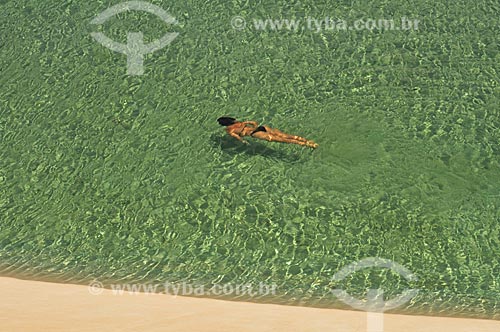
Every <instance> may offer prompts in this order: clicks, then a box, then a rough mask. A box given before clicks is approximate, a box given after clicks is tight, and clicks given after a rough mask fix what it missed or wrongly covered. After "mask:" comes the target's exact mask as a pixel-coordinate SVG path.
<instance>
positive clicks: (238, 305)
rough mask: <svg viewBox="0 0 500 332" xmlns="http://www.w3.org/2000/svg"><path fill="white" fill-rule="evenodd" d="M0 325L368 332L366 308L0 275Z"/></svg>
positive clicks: (399, 321) (470, 327)
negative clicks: (99, 288) (95, 291)
mask: <svg viewBox="0 0 500 332" xmlns="http://www.w3.org/2000/svg"><path fill="white" fill-rule="evenodd" d="M0 288H1V292H2V298H1V301H0V313H1V315H0V331H9V332H18V331H19V332H21V331H22V332H31V331H36V332H39V331H51V332H58V331H61V332H62V331H64V332H83V331H85V332H86V331H88V332H96V331H106V332H115V331H116V332H118V331H120V332H128V331H134V332H136V331H144V332H153V331H162V332H163V331H176V332H177V331H179V332H182V331H217V332H221V331H231V332H233V331H243V332H244V331H259V332H262V331H286V332H291V331H321V332H325V331H342V332H351V331H352V332H355V331H356V332H358V331H359V332H365V331H367V324H366V313H362V312H355V311H343V310H334V309H316V308H303V307H292V306H282V305H273V304H255V303H245V302H231V301H221V300H212V299H201V298H189V297H181V296H177V297H174V296H172V295H161V294H154V295H152V294H139V295H137V294H123V295H114V294H113V293H112V292H111V291H109V290H103V292H102V293H101V294H99V295H91V294H90V293H89V290H88V288H87V287H86V286H79V285H69V284H54V283H46V282H39V281H25V280H19V279H14V278H0ZM384 331H385V332H392V331H394V332H396V331H397V332H402V331H404V332H414V331H421V332H424V331H425V332H433V331H436V332H447V331H453V332H462V331H463V332H471V331H474V332H489V331H491V332H493V331H494V332H497V331H500V321H488V320H475V319H462V318H440V317H424V316H403V315H392V314H385V315H384Z"/></svg>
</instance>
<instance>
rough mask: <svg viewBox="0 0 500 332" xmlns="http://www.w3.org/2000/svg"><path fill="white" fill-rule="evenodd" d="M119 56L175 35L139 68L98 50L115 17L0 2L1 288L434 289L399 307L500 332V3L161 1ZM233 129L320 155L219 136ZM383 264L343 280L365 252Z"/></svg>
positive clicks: (291, 295)
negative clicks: (262, 130) (286, 26)
mask: <svg viewBox="0 0 500 332" xmlns="http://www.w3.org/2000/svg"><path fill="white" fill-rule="evenodd" d="M151 2H152V3H154V4H157V5H159V6H161V7H162V8H164V9H165V10H167V11H168V12H169V13H170V14H171V15H172V16H174V17H176V18H177V20H178V21H179V25H178V26H166V25H165V24H164V23H163V22H162V21H161V20H159V19H158V18H157V17H155V16H154V15H151V14H146V13H139V12H133V13H126V14H121V15H119V16H118V17H116V18H113V19H111V20H109V21H108V22H107V23H106V24H104V25H103V26H102V28H101V30H102V31H103V32H105V33H106V35H108V36H109V37H111V38H113V39H115V40H117V41H121V42H125V40H126V33H127V32H128V31H142V32H143V33H144V35H145V36H146V39H147V42H148V41H151V40H154V39H157V38H159V37H161V36H162V35H163V34H164V33H165V32H168V31H170V32H172V31H176V32H179V33H180V35H179V37H178V38H177V39H176V40H175V41H174V42H173V43H172V44H171V45H170V46H168V47H167V48H165V49H163V50H160V51H158V52H156V53H153V54H150V55H147V56H146V58H145V62H144V67H145V75H143V76H135V77H134V76H127V75H126V74H125V69H126V57H125V56H124V55H122V54H118V53H115V52H112V51H110V50H108V49H106V48H104V47H103V46H101V45H100V44H98V43H96V42H95V41H94V40H93V39H92V37H91V36H90V33H91V32H93V31H98V28H96V27H95V26H93V25H91V24H90V21H91V20H92V19H93V18H94V17H95V16H96V15H97V14H99V13H100V12H101V11H103V10H104V9H106V8H108V7H110V6H111V5H114V4H116V3H118V2H108V1H103V2H94V3H84V2H79V1H54V0H47V1H6V0H3V1H0V31H1V34H0V84H1V85H0V87H1V89H0V134H1V141H0V144H1V145H0V148H1V149H0V217H1V220H0V267H1V271H2V272H1V274H2V275H15V276H21V277H25V278H30V279H50V280H55V281H60V282H71V283H83V284H85V283H88V282H89V280H93V279H95V278H97V279H99V280H102V281H105V282H106V283H113V282H117V281H120V282H164V281H172V282H179V281H188V282H190V283H198V284H208V285H210V284H213V283H225V282H232V283H254V284H257V283H259V282H265V283H275V284H277V285H278V289H277V290H278V294H277V295H276V296H274V297H272V298H269V297H265V298H253V299H251V300H253V301H271V302H277V303H287V304H299V305H308V306H329V307H342V306H343V305H342V304H340V303H339V301H338V300H337V299H336V298H335V297H334V296H333V295H332V294H331V293H330V289H331V288H332V287H342V288H344V289H346V290H349V291H350V292H351V293H352V294H359V295H362V294H363V293H364V292H365V290H366V289H367V288H370V287H372V286H374V285H380V286H381V287H382V288H384V289H385V292H386V294H387V295H388V296H392V295H394V294H399V293H400V292H401V290H403V289H405V288H408V287H411V288H419V289H420V293H419V295H418V296H417V297H415V298H414V299H413V300H412V301H411V302H410V303H409V304H407V305H406V306H403V307H402V308H400V309H399V311H400V312H406V313H421V314H438V315H466V316H473V317H487V318H493V319H499V318H500V311H499V306H500V262H499V257H500V225H499V220H500V212H499V205H500V204H499V203H500V171H499V166H500V163H499V153H500V148H499V143H500V129H499V128H500V119H499V116H500V111H499V106H500V105H499V101H500V82H499V80H500V79H499V72H500V53H499V49H500V45H499V37H498V36H499V35H498V31H500V29H499V28H500V26H499V25H500V24H499V21H498V17H500V16H499V14H500V5H499V4H498V2H496V1H487V0H478V1H465V0H462V1H443V2H442V3H435V2H434V1H432V0H419V1H415V2H413V3H411V4H410V3H408V2H406V1H371V2H369V3H367V2H362V1H337V2H334V3H333V2H326V1H303V2H298V1H288V2H286V3H279V4H276V3H275V2H273V1H258V2H248V3H247V2H244V1H241V2H240V1H232V2H225V1H210V2H206V1H205V2H201V1H183V2H174V1H163V2H162V1H151ZM235 15H240V16H244V17H246V18H248V19H250V18H268V17H271V18H294V17H297V18H301V17H317V18H323V17H326V16H330V17H338V18H343V19H356V18H391V17H394V18H399V17H402V16H406V17H414V18H419V19H420V20H421V23H420V26H419V30H418V31H385V32H370V31H340V32H331V31H324V32H322V33H314V32H311V31H300V32H297V33H294V32H286V31H281V32H272V31H267V32H264V31H255V29H250V28H248V29H246V30H244V31H236V30H233V29H232V28H231V25H230V20H231V18H232V17H233V16H235ZM222 115H232V116H235V117H237V118H239V119H247V120H256V121H259V122H261V123H265V124H268V125H270V126H273V127H278V128H280V129H282V130H284V131H287V132H290V133H294V134H298V135H302V136H305V137H308V138H310V139H314V140H315V141H317V142H318V143H319V144H320V147H319V148H318V149H317V150H315V151H311V150H308V149H305V148H301V147H299V146H288V145H280V144H270V143H266V142H254V141H252V142H251V145H250V146H242V145H241V144H238V142H235V141H233V140H232V139H231V138H229V137H226V136H225V135H224V132H223V129H222V128H221V127H219V126H218V124H217V123H216V119H217V118H218V117H219V116H222ZM370 256H378V257H383V258H388V259H392V260H394V261H396V262H398V263H400V264H402V265H404V266H406V267H407V268H408V269H410V270H411V271H413V272H414V273H415V274H416V275H417V276H418V278H419V280H418V281H416V282H411V283H410V282H406V281H405V280H404V279H402V278H400V277H399V276H397V275H393V274H392V273H389V272H387V270H383V271H381V270H371V271H362V272H358V273H357V274H355V275H352V276H351V277H349V278H348V279H346V280H344V282H343V283H342V284H340V285H339V284H332V281H331V278H332V277H333V275H334V274H335V273H336V272H337V271H338V270H339V269H341V268H342V267H344V266H345V265H347V264H349V263H352V262H354V261H357V260H359V259H362V258H365V257H370Z"/></svg>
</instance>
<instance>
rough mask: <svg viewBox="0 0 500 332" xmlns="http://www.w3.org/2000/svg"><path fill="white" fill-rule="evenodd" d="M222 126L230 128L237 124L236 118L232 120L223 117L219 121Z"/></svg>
mask: <svg viewBox="0 0 500 332" xmlns="http://www.w3.org/2000/svg"><path fill="white" fill-rule="evenodd" d="M217 121H218V122H219V124H220V125H221V126H226V127H227V126H230V125H232V124H234V123H235V122H236V119H235V118H230V117H228V116H223V117H220V118H218V119H217Z"/></svg>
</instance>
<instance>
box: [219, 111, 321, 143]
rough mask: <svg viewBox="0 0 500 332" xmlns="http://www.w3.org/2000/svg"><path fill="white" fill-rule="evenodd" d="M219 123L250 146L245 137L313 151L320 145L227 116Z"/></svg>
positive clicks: (220, 119) (255, 123)
mask: <svg viewBox="0 0 500 332" xmlns="http://www.w3.org/2000/svg"><path fill="white" fill-rule="evenodd" d="M217 121H218V122H219V124H220V125H221V126H226V127H227V128H226V131H227V133H228V134H229V135H231V136H232V137H234V138H236V139H237V140H238V141H240V142H243V143H245V144H248V142H247V141H245V140H243V139H242V137H243V136H251V137H255V138H258V139H263V140H266V141H268V142H282V143H291V144H298V145H304V146H308V147H310V148H313V149H315V148H317V147H318V144H316V143H314V142H313V141H309V140H307V139H305V138H303V137H300V136H295V135H289V134H285V133H284V132H282V131H280V130H278V129H273V128H269V127H267V126H259V124H258V123H257V122H255V121H237V120H236V119H235V118H230V117H226V116H223V117H221V118H218V119H217Z"/></svg>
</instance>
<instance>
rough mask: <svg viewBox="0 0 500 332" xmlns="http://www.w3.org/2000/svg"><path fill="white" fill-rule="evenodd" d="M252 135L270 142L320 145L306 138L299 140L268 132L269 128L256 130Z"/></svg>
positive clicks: (312, 146)
mask: <svg viewBox="0 0 500 332" xmlns="http://www.w3.org/2000/svg"><path fill="white" fill-rule="evenodd" d="M282 134H283V133H282ZM285 135H286V134H285ZM288 136H291V135H288ZM252 137H255V138H258V139H262V140H265V141H268V142H280V143H290V144H298V145H302V146H308V147H311V148H317V147H318V144H316V143H314V142H313V141H308V140H306V139H304V140H297V139H295V138H289V137H286V136H284V135H280V134H276V133H275V132H268V131H267V129H266V131H257V132H254V133H253V134H252ZM292 137H293V136H292Z"/></svg>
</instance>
